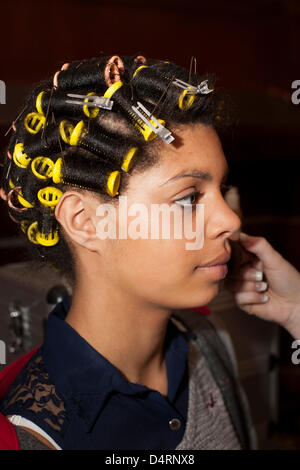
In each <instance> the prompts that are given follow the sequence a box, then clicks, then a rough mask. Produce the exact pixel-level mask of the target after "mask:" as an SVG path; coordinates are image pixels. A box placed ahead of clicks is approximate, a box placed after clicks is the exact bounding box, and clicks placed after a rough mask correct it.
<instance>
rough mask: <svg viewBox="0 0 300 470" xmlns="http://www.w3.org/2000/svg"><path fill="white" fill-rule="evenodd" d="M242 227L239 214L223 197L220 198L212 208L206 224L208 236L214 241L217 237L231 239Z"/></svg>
mask: <svg viewBox="0 0 300 470" xmlns="http://www.w3.org/2000/svg"><path fill="white" fill-rule="evenodd" d="M241 225H242V222H241V219H240V217H239V216H238V214H237V213H236V212H235V211H234V210H232V209H231V208H230V207H229V205H228V203H227V202H226V201H225V200H224V199H223V197H220V198H218V200H215V202H214V204H213V206H212V209H211V213H210V215H209V217H208V220H207V224H206V228H207V233H206V235H207V237H209V238H212V239H214V238H217V237H224V238H229V237H231V236H232V235H233V234H234V233H235V232H238V231H239V230H240V229H241Z"/></svg>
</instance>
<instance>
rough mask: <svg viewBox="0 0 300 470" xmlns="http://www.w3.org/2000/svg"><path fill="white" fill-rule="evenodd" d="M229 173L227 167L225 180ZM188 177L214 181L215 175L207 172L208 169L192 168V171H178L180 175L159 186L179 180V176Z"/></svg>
mask: <svg viewBox="0 0 300 470" xmlns="http://www.w3.org/2000/svg"><path fill="white" fill-rule="evenodd" d="M228 173H229V168H227V169H226V171H225V173H224V177H223V179H222V181H223V182H224V181H225V180H226V179H227V177H228ZM187 177H192V178H199V179H201V180H202V181H212V180H213V177H212V175H211V173H209V172H207V171H203V170H190V171H188V172H182V173H178V175H175V176H173V177H172V178H170V179H168V180H167V181H165V182H164V183H162V184H160V185H159V186H164V185H165V184H167V183H171V182H172V181H176V180H178V179H179V178H187Z"/></svg>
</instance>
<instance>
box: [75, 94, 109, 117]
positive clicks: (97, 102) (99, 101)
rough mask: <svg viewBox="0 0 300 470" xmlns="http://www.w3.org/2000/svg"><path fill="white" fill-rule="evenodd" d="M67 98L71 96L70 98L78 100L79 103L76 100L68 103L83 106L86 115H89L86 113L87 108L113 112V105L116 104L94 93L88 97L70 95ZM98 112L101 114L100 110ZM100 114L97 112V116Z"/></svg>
mask: <svg viewBox="0 0 300 470" xmlns="http://www.w3.org/2000/svg"><path fill="white" fill-rule="evenodd" d="M67 96H69V97H70V98H77V100H78V101H76V100H66V103H72V104H79V105H80V106H83V111H84V113H85V114H87V112H86V111H87V107H93V108H102V109H108V110H111V109H112V107H113V104H114V102H113V101H112V100H110V99H109V98H106V97H104V96H97V95H95V94H94V93H93V92H92V93H88V94H87V95H75V94H73V93H68V95H67ZM93 111H94V110H93ZM98 112H99V109H98ZM98 112H97V114H98ZM97 114H96V116H97ZM87 116H89V114H87ZM96 116H95V117H96ZM92 117H93V116H92Z"/></svg>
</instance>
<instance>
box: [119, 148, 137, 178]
mask: <svg viewBox="0 0 300 470" xmlns="http://www.w3.org/2000/svg"><path fill="white" fill-rule="evenodd" d="M137 151H138V147H132V148H131V149H130V150H129V151H128V152H127V154H126V155H125V158H124V160H123V163H122V166H121V168H122V170H124V171H126V172H127V171H129V170H130V168H131V167H132V164H133V161H134V157H135V155H136V153H137Z"/></svg>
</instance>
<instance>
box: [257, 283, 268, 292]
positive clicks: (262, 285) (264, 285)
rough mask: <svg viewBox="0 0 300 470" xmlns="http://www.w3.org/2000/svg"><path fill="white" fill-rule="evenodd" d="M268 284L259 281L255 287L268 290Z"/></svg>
mask: <svg viewBox="0 0 300 470" xmlns="http://www.w3.org/2000/svg"><path fill="white" fill-rule="evenodd" d="M267 286H268V284H267V283H266V282H258V283H257V284H255V288H256V290H258V291H263V290H266V288H267Z"/></svg>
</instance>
